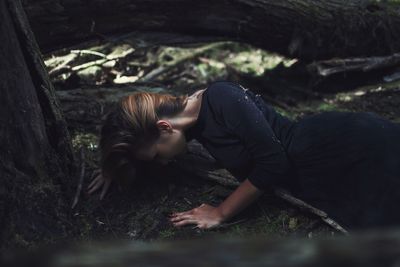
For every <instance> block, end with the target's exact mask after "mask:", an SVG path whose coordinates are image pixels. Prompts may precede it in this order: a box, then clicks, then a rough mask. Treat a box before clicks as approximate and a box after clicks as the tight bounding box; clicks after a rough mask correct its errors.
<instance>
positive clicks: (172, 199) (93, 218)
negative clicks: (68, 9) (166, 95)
mask: <svg viewBox="0 0 400 267" xmlns="http://www.w3.org/2000/svg"><path fill="white" fill-rule="evenodd" d="M75 49H77V48H75ZM79 49H80V51H96V52H98V53H103V54H105V55H110V54H113V55H121V56H120V57H119V58H118V60H114V61H115V62H114V61H112V60H108V61H107V60H105V61H104V62H100V63H99V62H97V63H96V64H92V65H90V64H89V65H90V66H89V67H86V68H81V69H80V68H76V69H78V70H77V71H67V72H61V74H58V75H52V79H53V82H54V84H55V85H56V89H57V90H59V91H68V90H72V89H76V88H86V87H88V86H89V87H92V88H96V87H98V86H102V87H105V88H107V87H109V88H113V87H115V86H116V85H117V84H121V83H124V84H125V85H129V84H132V85H135V83H136V84H138V83H140V84H142V85H143V84H147V85H148V86H149V87H152V88H154V87H157V88H161V89H163V88H164V89H165V88H168V89H169V90H172V89H173V90H174V91H175V92H176V93H191V92H193V91H194V90H195V89H198V88H202V87H204V85H206V84H207V83H208V82H211V81H213V80H216V79H228V80H229V79H231V80H236V81H238V82H240V83H242V84H244V85H247V87H248V88H250V89H251V90H254V91H257V92H258V93H261V94H262V95H263V96H265V97H266V99H269V100H271V101H272V102H271V103H272V105H273V106H274V108H276V110H277V111H279V112H280V113H282V114H283V115H286V116H288V117H289V118H291V119H300V118H301V117H302V116H304V115H306V114H312V113H318V112H324V111H327V110H349V111H373V112H376V113H377V114H379V115H382V116H384V117H386V118H388V119H390V120H392V121H396V122H400V109H399V108H398V104H399V103H400V88H399V84H400V83H396V82H392V83H384V82H383V81H382V76H379V75H378V76H377V77H375V78H374V79H372V80H371V79H368V81H367V80H365V81H363V78H362V77H363V76H362V75H359V74H357V83H356V86H354V83H349V80H351V79H352V75H351V74H349V75H347V76H346V78H342V77H338V78H337V79H333V80H329V79H327V80H324V81H323V82H322V83H319V85H318V84H317V85H315V84H314V85H313V86H310V84H312V83H310V81H315V78H314V77H312V76H309V77H308V76H307V77H304V75H303V74H299V75H298V76H293V75H292V72H291V71H290V70H291V69H295V67H294V66H296V61H295V60H289V59H284V58H282V57H280V56H278V55H273V54H269V53H266V52H264V51H260V50H259V49H256V48H254V47H250V46H248V45H244V44H237V43H229V42H228V43H223V44H212V45H204V44H203V45H198V46H196V47H190V48H173V47H162V46H161V47H156V48H154V47H150V48H146V47H145V48H140V49H139V48H137V47H135V46H134V45H132V44H130V45H127V44H126V43H123V42H122V43H117V44H113V45H110V44H96V46H91V47H79ZM129 49H133V50H134V52H132V53H130V54H129V53H128V54H124V53H125V52H126V51H128V50H129ZM72 54H73V53H71V50H68V49H65V50H63V51H59V52H58V53H54V54H52V55H46V58H45V59H46V65H47V67H48V69H49V70H50V71H51V70H54V68H56V67H57V66H59V64H62V62H64V61H63V60H66V59H65V58H68V57H70V55H72ZM75 54H76V52H75ZM79 55H80V56H79V57H78V58H75V59H74V61H70V62H69V64H70V65H72V66H75V67H76V66H82V65H83V64H87V63H88V62H89V63H90V62H93V61H95V60H98V59H97V58H96V55H87V54H84V53H81V54H79ZM97 57H98V55H97ZM57 60H58V62H57ZM55 62H56V63H55ZM60 62H61V63H60ZM171 62H172V63H171ZM296 68H297V67H296ZM154 70H158V71H159V73H158V74H157V75H153V76H152V75H150V74H151V73H153V74H154V73H156V72H152V71H154ZM366 75H368V74H366ZM360 77H361V78H360ZM326 84H329V85H330V90H325V89H324V88H323V86H326ZM349 84H351V86H349ZM332 88H333V89H332ZM61 104H63V103H62V102H61ZM64 111H65V110H64ZM65 114H66V119H67V122H68V123H69V129H70V131H71V134H72V137H73V140H74V149H75V150H76V154H77V155H79V148H80V147H82V146H83V147H85V151H86V153H85V157H84V161H85V166H86V167H85V177H84V183H83V186H84V187H83V188H86V187H87V185H88V184H89V183H90V178H91V174H92V172H93V171H94V170H95V169H96V168H97V164H98V150H97V142H98V133H99V127H98V125H97V126H93V125H90V124H91V122H90V121H89V122H88V121H82V122H81V123H80V122H79V120H78V121H77V120H76V118H71V117H68V113H67V112H66V113H65ZM81 115H82V117H84V115H85V114H81ZM93 124H94V122H93ZM77 164H79V162H77ZM153 171H154V173H152V174H149V175H148V177H146V179H144V180H141V181H136V182H135V183H134V184H133V185H132V187H130V188H127V189H124V190H121V189H119V188H118V187H117V186H113V187H112V188H111V190H110V191H109V193H108V194H107V195H106V197H105V198H104V199H103V200H101V201H100V200H99V195H98V194H94V195H91V196H89V195H87V194H86V193H83V194H82V195H81V197H80V200H79V203H78V205H77V206H76V207H75V208H74V209H71V213H72V214H73V217H74V218H75V219H76V220H75V221H76V222H77V223H75V222H74V224H75V225H74V239H76V240H85V241H91V240H101V239H114V238H120V239H135V240H146V241H152V240H165V239H188V238H190V239H192V238H201V237H204V236H209V235H223V236H250V235H257V236H260V235H265V236H266V237H271V236H274V237H287V236H291V237H309V238H313V237H318V236H327V235H341V233H339V232H337V231H336V230H334V229H333V228H331V227H330V226H328V225H327V224H325V223H324V222H323V221H322V220H321V219H320V218H318V217H316V216H315V215H313V214H309V213H306V212H303V211H300V210H299V209H298V208H297V207H294V206H292V205H290V204H288V203H286V202H285V201H283V200H281V199H279V198H277V197H276V196H274V195H273V194H272V192H266V193H265V194H264V195H263V196H262V197H261V198H260V199H258V200H257V201H256V202H255V203H253V204H252V205H251V206H250V207H248V208H247V209H245V210H244V211H243V212H242V213H240V214H238V215H237V216H236V217H234V218H232V219H231V220H230V221H229V224H227V226H225V227H224V228H220V229H209V230H201V229H193V226H185V227H181V228H175V227H173V226H172V225H171V224H170V223H169V221H168V213H170V212H172V211H185V210H188V209H191V208H194V207H196V206H199V205H200V204H201V203H208V204H211V205H217V204H218V203H220V202H222V201H223V200H224V198H226V197H227V196H228V195H229V193H230V192H231V191H232V190H233V189H232V188H226V187H223V186H221V185H219V184H216V183H213V182H209V181H205V180H202V179H199V178H198V177H194V176H193V175H189V174H187V173H182V172H178V171H176V170H173V169H171V168H168V167H166V168H164V169H160V170H153ZM160 173H161V174H160Z"/></svg>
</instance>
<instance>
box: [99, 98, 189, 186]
mask: <svg viewBox="0 0 400 267" xmlns="http://www.w3.org/2000/svg"><path fill="white" fill-rule="evenodd" d="M187 101H188V96H187V95H183V96H173V95H170V94H158V93H150V92H135V93H133V94H131V95H128V96H125V97H123V98H122V99H121V100H120V101H119V102H118V104H117V105H116V106H115V107H114V108H113V109H112V110H111V111H110V112H109V113H108V114H107V115H106V119H105V121H104V123H103V126H102V128H101V134H100V135H101V136H100V144H99V146H100V153H101V159H100V164H101V168H102V171H103V175H107V176H109V177H111V178H119V177H121V178H122V179H127V178H128V177H127V176H129V177H132V176H134V175H135V174H136V170H137V168H138V167H140V166H139V165H140V163H141V162H143V161H156V162H159V163H161V164H166V163H167V161H169V160H170V159H172V158H173V157H174V156H175V155H177V154H180V153H183V152H185V151H186V140H185V136H184V133H183V131H182V129H179V128H177V127H175V126H174V124H173V123H171V122H173V118H174V116H176V115H177V114H179V113H180V112H182V111H183V110H184V108H185V107H186V104H187Z"/></svg>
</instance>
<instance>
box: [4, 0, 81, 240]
mask: <svg viewBox="0 0 400 267" xmlns="http://www.w3.org/2000/svg"><path fill="white" fill-rule="evenodd" d="M0 21H1V23H0V40H1V46H0V58H1V60H0V95H1V98H0V121H1V123H0V137H1V139H0V151H1V153H0V177H1V183H0V202H1V203H0V226H1V228H0V242H1V243H2V246H9V245H21V246H27V245H30V244H31V242H33V241H39V240H40V241H41V242H46V241H49V240H51V239H53V238H59V237H62V236H63V234H65V233H66V228H65V226H64V222H63V221H66V216H67V215H66V213H65V211H66V210H65V209H64V208H65V205H66V200H67V199H66V196H67V195H68V194H69V193H70V192H69V191H70V189H69V187H68V184H71V183H70V179H71V178H68V177H73V176H74V173H75V171H76V170H75V169H74V168H73V159H74V155H73V152H72V147H71V142H70V138H69V135H68V132H67V128H66V123H65V121H64V120H63V118H62V114H61V113H60V111H59V108H58V103H57V101H56V98H55V95H54V89H53V87H52V85H51V83H50V81H49V79H48V76H47V74H46V71H45V70H44V67H43V61H42V59H41V56H40V52H39V49H38V47H37V44H36V41H35V39H34V37H33V35H32V32H31V30H30V28H29V24H28V23H27V19H26V16H25V13H24V11H23V7H22V5H21V3H20V1H19V0H18V1H16V0H0ZM68 182H69V183H68ZM68 204H69V203H68ZM63 219H64V220H63ZM60 220H63V221H60ZM55 235H56V236H55Z"/></svg>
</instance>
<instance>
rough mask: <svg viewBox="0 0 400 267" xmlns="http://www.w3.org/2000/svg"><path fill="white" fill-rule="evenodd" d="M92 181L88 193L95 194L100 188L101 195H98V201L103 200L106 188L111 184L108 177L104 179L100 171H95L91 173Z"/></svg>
mask: <svg viewBox="0 0 400 267" xmlns="http://www.w3.org/2000/svg"><path fill="white" fill-rule="evenodd" d="M92 177H94V179H93V180H92V182H91V183H90V184H89V186H88V193H89V194H92V193H93V192H95V191H96V190H97V189H99V188H100V187H102V190H101V194H100V199H103V197H104V195H105V194H106V193H107V190H108V188H109V187H110V184H111V179H110V178H108V177H104V176H103V174H102V171H101V169H97V170H95V171H94V172H93V176H92Z"/></svg>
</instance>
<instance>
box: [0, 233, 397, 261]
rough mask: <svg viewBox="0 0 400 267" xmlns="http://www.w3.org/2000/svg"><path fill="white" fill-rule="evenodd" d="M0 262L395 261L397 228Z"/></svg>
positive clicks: (56, 252) (139, 245)
mask: <svg viewBox="0 0 400 267" xmlns="http://www.w3.org/2000/svg"><path fill="white" fill-rule="evenodd" d="M5 255H6V256H7V257H3V258H0V264H1V266H4V267H16V266H18V267H19V266H43V267H58V266H63V267H75V266H86V267H97V266H102V267H113V266H142V267H150V266H167V267H170V266H187V265H190V266H193V267H201V266H232V267H239V266H242V267H243V266H282V267H294V266H308V267H319V266H329V267H342V266H352V267H373V266H397V265H398V262H399V258H400V231H399V229H389V230H379V231H378V230H375V231H368V232H366V231H362V232H358V233H355V234H353V235H350V236H334V237H325V238H312V237H311V238H297V239H296V238H270V237H267V238H266V237H265V236H257V237H252V238H249V237H247V238H246V237H242V238H237V237H236V238H226V237H221V236H214V237H208V238H196V239H191V240H167V241H165V240H164V241H153V242H143V241H139V240H129V241H126V242H90V243H89V242H88V243H84V244H82V243H78V244H76V243H75V244H67V245H66V244H63V245H62V246H57V247H51V248H42V249H39V250H35V251H33V252H30V253H28V252H26V251H8V253H7V254H5Z"/></svg>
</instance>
